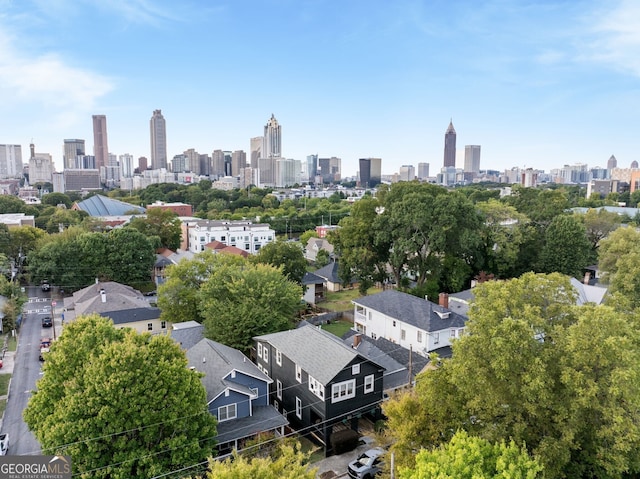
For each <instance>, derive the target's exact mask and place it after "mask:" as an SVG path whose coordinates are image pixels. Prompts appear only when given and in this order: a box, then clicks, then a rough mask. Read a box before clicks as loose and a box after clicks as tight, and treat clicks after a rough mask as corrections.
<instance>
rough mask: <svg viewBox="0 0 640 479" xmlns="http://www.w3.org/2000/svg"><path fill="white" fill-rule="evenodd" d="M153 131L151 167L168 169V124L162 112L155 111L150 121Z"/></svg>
mask: <svg viewBox="0 0 640 479" xmlns="http://www.w3.org/2000/svg"><path fill="white" fill-rule="evenodd" d="M149 126H150V130H151V167H152V168H153V169H154V170H158V169H160V168H166V167H167V124H166V122H165V119H164V116H162V110H153V115H152V116H151V120H150V121H149Z"/></svg>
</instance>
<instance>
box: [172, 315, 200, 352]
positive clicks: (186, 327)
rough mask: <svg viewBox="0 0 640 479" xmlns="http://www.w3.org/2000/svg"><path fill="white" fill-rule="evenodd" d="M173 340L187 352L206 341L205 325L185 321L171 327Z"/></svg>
mask: <svg viewBox="0 0 640 479" xmlns="http://www.w3.org/2000/svg"><path fill="white" fill-rule="evenodd" d="M171 339H173V340H174V341H175V342H176V343H178V344H179V345H180V347H181V348H182V349H184V350H185V351H186V350H188V349H190V348H191V347H193V346H195V345H196V344H198V342H200V341H201V340H202V339H204V325H202V324H200V323H199V322H197V321H183V322H181V323H173V325H172V326H171Z"/></svg>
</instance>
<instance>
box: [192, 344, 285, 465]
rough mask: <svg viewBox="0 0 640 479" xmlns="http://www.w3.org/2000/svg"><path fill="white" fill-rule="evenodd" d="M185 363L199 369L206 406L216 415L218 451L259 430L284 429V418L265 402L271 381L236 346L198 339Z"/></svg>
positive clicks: (237, 443)
mask: <svg viewBox="0 0 640 479" xmlns="http://www.w3.org/2000/svg"><path fill="white" fill-rule="evenodd" d="M186 354H187V360H188V365H189V367H191V368H194V369H195V370H197V371H200V372H201V373H204V376H203V377H202V384H203V385H204V387H205V389H206V391H207V405H208V406H207V407H208V409H209V412H210V413H211V414H213V415H214V416H216V418H217V419H218V435H217V437H216V440H217V442H218V448H219V452H221V453H224V452H228V451H229V450H231V449H238V448H241V447H242V441H243V440H244V439H247V438H250V437H253V436H255V435H256V434H258V433H260V432H267V431H276V432H279V433H280V434H283V433H284V429H283V428H284V426H286V425H287V424H288V421H287V419H286V418H285V417H284V416H283V415H282V414H280V413H279V412H278V411H277V410H276V409H275V408H274V407H272V406H270V405H269V384H271V383H272V382H273V381H272V380H271V379H270V378H269V377H268V376H267V375H266V374H264V373H263V372H262V371H260V369H259V368H258V367H257V366H256V365H255V364H254V363H252V362H251V360H250V359H249V358H247V357H246V356H245V355H244V354H242V353H241V352H240V351H238V350H237V349H233V348H230V347H228V346H225V345H224V344H221V343H218V342H215V341H212V340H210V339H206V338H205V339H202V340H200V341H199V342H198V343H197V344H196V345H194V346H193V347H191V348H189V350H188V351H187V352H186Z"/></svg>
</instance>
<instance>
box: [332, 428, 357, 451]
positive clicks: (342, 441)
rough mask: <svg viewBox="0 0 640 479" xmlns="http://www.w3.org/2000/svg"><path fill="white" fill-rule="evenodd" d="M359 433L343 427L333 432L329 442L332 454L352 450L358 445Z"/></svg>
mask: <svg viewBox="0 0 640 479" xmlns="http://www.w3.org/2000/svg"><path fill="white" fill-rule="evenodd" d="M359 437H360V436H359V435H358V433H357V431H354V430H353V429H344V430H342V431H338V432H334V433H333V434H332V435H331V438H330V440H329V442H330V443H331V448H332V449H333V453H334V454H342V453H344V452H349V451H353V450H354V449H355V448H356V447H358V440H359Z"/></svg>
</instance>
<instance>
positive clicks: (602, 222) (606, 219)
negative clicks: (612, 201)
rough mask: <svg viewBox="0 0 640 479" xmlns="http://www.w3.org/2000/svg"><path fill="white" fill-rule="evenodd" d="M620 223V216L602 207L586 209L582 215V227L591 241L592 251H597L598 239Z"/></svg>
mask: <svg viewBox="0 0 640 479" xmlns="http://www.w3.org/2000/svg"><path fill="white" fill-rule="evenodd" d="M621 223H622V218H621V217H620V215H619V214H618V213H613V212H610V211H607V210H605V209H604V208H602V209H594V208H591V209H589V210H587V212H586V213H585V215H584V227H585V229H586V233H587V238H588V239H589V242H590V243H591V249H592V250H593V251H594V252H595V251H597V249H598V247H599V246H600V241H602V240H603V239H604V238H606V237H607V236H608V235H609V233H611V232H612V231H614V230H615V229H617V228H618V227H619V226H620V224H621Z"/></svg>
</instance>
